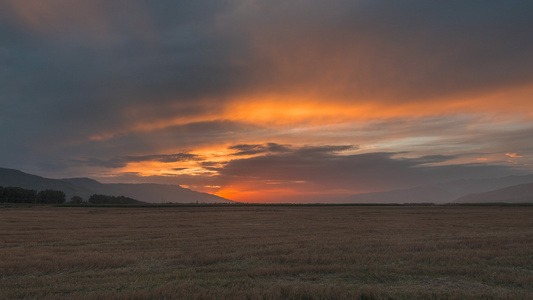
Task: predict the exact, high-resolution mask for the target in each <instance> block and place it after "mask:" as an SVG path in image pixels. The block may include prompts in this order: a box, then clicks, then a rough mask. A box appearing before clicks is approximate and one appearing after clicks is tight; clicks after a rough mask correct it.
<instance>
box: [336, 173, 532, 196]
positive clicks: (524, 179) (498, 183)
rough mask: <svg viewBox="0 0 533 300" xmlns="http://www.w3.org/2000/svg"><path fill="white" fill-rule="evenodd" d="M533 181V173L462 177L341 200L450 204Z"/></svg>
mask: <svg viewBox="0 0 533 300" xmlns="http://www.w3.org/2000/svg"><path fill="white" fill-rule="evenodd" d="M532 182H533V174H531V175H523V176H507V177H501V178H490V179H463V180H455V181H450V182H446V183H441V184H432V185H423V186H418V187H414V188H409V189H399V190H392V191H386V192H374V193H364V194H357V195H353V196H350V197H346V198H343V199H340V201H338V202H343V203H449V202H454V201H455V200H456V199H457V198H460V197H462V196H466V195H469V194H474V193H484V192H488V191H493V190H496V189H501V188H505V187H508V186H513V185H518V184H526V183H532Z"/></svg>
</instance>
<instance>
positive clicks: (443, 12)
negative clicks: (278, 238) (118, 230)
mask: <svg viewBox="0 0 533 300" xmlns="http://www.w3.org/2000/svg"><path fill="white" fill-rule="evenodd" d="M526 2H527V1H525V2H519V1H507V2H506V1H493V2H487V3H485V2H484V3H464V2H463V1H440V2H435V3H433V2H431V3H429V2H428V3H425V2H420V1H414V2H413V1H396V2H394V4H393V3H392V2H387V1H370V2H368V1H344V0H334V1H332V2H331V1H328V2H320V1H318V2H312V3H311V2H309V3H304V2H301V1H274V2H270V1H269V2H265V1H256V0H252V1H240V0H236V1H229V2H228V1H226V2H220V3H218V2H217V3H215V2H212V1H211V2H210V1H202V0H200V1H194V3H193V2H190V3H179V4H178V3H175V2H172V1H158V3H153V2H149V1H142V0H131V1H116V2H115V1H114V2H113V3H109V2H106V1H99V0H97V1H90V2H87V1H78V0H74V1H60V0H50V1H37V0H35V1H33V0H32V1H15V0H6V1H2V2H1V3H0V24H1V26H0V28H1V29H0V33H1V35H0V36H1V38H0V39H1V41H2V43H0V107H1V110H0V124H2V126H1V127H0V128H1V129H0V130H1V132H2V138H3V140H4V141H6V142H5V143H4V145H3V147H2V149H1V150H0V151H1V154H2V155H1V156H0V160H1V164H0V167H8V168H15V169H21V170H23V171H27V172H30V173H34V174H39V175H42V176H49V177H53V178H67V177H90V178H95V179H97V180H99V181H102V182H107V183H111V182H113V183H119V182H131V183H141V182H151V183H164V184H174V185H181V186H183V187H188V188H190V189H193V190H196V191H201V192H206V193H212V194H216V195H218V196H220V197H224V198H228V199H232V200H236V201H243V202H322V201H330V202H334V201H337V200H339V201H344V199H346V197H349V196H350V195H356V194H360V193H369V192H382V191H390V190H394V189H401V188H412V187H417V186H423V185H427V184H437V183H439V184H440V183H445V182H447V181H452V180H458V179H477V178H485V177H487V178H489V177H490V178H496V177H505V176H509V175H519V174H528V173H531V172H532V171H533V156H532V154H533V142H532V141H533V139H532V137H533V113H532V112H533V57H532V55H533V44H532V43H531V37H530V33H529V30H525V28H533V23H532V18H531V16H530V11H531V9H532V7H531V4H529V3H526ZM118 12H120V13H118ZM528 12H529V13H528Z"/></svg>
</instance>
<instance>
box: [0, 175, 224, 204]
mask: <svg viewBox="0 0 533 300" xmlns="http://www.w3.org/2000/svg"><path fill="white" fill-rule="evenodd" d="M0 186H13V187H21V188H25V189H32V190H37V191H40V190H45V189H52V190H60V191H63V192H64V193H65V194H66V196H67V200H70V198H71V197H72V196H79V197H82V198H83V199H84V200H87V199H88V198H89V197H90V196H91V195H93V194H102V195H109V196H126V197H129V198H133V199H136V200H139V201H143V202H148V203H169V202H172V203H195V202H198V203H231V202H234V201H231V200H228V199H225V198H222V197H219V196H215V195H211V194H207V193H201V192H197V191H193V190H190V189H186V188H183V187H181V186H179V185H168V184H155V183H141V184H128V183H114V184H104V183H101V182H98V181H96V180H94V179H91V178H66V179H49V178H44V177H41V176H37V175H32V174H27V173H24V172H22V171H19V170H14V169H5V168H0Z"/></svg>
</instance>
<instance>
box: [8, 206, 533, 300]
mask: <svg viewBox="0 0 533 300" xmlns="http://www.w3.org/2000/svg"><path fill="white" fill-rule="evenodd" d="M532 249H533V207H531V206H529V207H498V206H486V207H484V206H479V207H468V206H465V207H458V206H434V207H424V206H397V207H396V206H392V207H386V206H385V207H370V206H368V207H367V206H316V207H315V206H234V207H232V206H220V207H217V206H206V207H159V208H158V207H138V208H117V207H50V206H44V207H5V208H0V299H33V298H38V299H48V298H49V299H73V298H76V299H108V298H111V299H153V298H158V299H165V298H167V299H176V298H178V299H281V298H283V299H358V298H359V299H428V298H433V299H465V298H469V299H470V298H474V299H475V298H477V299H533V250H532Z"/></svg>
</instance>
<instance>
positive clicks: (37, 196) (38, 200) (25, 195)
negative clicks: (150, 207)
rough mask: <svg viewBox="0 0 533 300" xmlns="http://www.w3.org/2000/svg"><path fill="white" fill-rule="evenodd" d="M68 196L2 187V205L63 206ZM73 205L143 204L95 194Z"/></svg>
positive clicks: (124, 198) (77, 199) (58, 193)
mask: <svg viewBox="0 0 533 300" xmlns="http://www.w3.org/2000/svg"><path fill="white" fill-rule="evenodd" d="M65 202H66V195H65V193H64V192H62V191H57V190H50V189H47V190H43V191H39V192H37V191H35V190H30V189H24V188H20V187H2V186H0V203H32V204H63V203H65ZM70 203H72V204H142V203H143V202H141V201H138V200H135V199H132V198H128V197H124V196H108V195H100V194H94V195H92V196H91V197H89V199H88V200H87V201H86V202H85V201H84V200H83V198H81V197H79V196H73V197H72V198H71V199H70Z"/></svg>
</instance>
